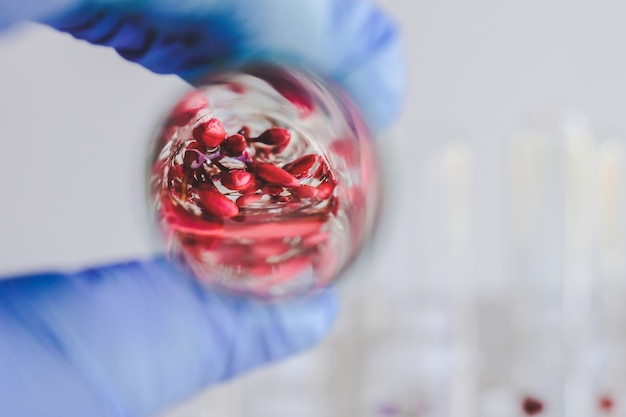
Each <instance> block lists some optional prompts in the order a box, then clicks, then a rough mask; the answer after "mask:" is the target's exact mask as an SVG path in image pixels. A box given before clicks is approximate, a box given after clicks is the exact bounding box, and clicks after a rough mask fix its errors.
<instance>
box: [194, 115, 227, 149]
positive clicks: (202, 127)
mask: <svg viewBox="0 0 626 417" xmlns="http://www.w3.org/2000/svg"><path fill="white" fill-rule="evenodd" d="M193 137H194V139H195V140H197V141H198V142H200V143H201V144H203V145H204V146H206V147H207V148H215V147H216V146H219V145H220V144H221V143H222V142H224V140H225V139H226V131H225V130H224V126H222V122H220V121H219V120H218V119H215V118H212V119H210V120H209V121H207V122H203V123H201V124H199V125H198V126H197V127H196V128H195V129H194V130H193Z"/></svg>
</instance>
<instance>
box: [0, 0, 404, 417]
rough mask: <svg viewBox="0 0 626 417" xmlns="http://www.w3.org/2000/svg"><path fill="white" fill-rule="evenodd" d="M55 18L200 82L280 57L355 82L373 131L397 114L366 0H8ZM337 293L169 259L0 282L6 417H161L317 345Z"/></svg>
mask: <svg viewBox="0 0 626 417" xmlns="http://www.w3.org/2000/svg"><path fill="white" fill-rule="evenodd" d="M19 19H34V20H38V21H40V22H44V23H47V24H50V25H52V26H54V27H56V28H58V29H60V30H64V31H67V32H69V33H71V34H72V35H73V36H75V37H77V38H80V39H85V40H87V41H89V42H92V43H95V44H102V45H108V46H112V47H114V48H115V49H116V50H117V51H118V52H119V54H120V55H121V56H122V57H124V58H126V59H128V60H131V61H135V62H137V63H139V64H141V65H143V66H144V67H146V68H148V69H149V70H152V71H154V72H157V73H175V74H178V75H180V76H181V77H183V78H184V79H186V80H188V81H189V82H191V83H193V82H194V81H195V80H197V79H198V77H199V76H200V75H201V74H204V73H206V72H207V71H208V70H210V69H211V68H212V67H213V66H215V65H218V64H221V63H224V62H231V63H233V62H239V63H243V62H245V61H247V60H253V59H254V60H265V61H270V60H278V61H281V62H284V63H288V64H289V63H292V64H294V65H302V66H306V67H308V68H311V69H313V70H314V71H317V72H318V73H319V74H321V75H323V76H326V77H328V78H330V79H332V80H334V81H336V82H338V83H339V84H340V85H342V86H343V87H344V89H345V90H346V91H347V92H348V93H349V94H350V95H351V96H352V98H353V99H354V100H355V102H356V104H357V106H359V107H360V109H361V111H362V113H363V114H364V116H365V119H366V120H367V121H368V122H370V124H371V126H372V127H373V128H374V130H378V129H380V128H382V127H385V126H386V125H387V124H388V123H389V122H390V120H391V119H392V117H393V116H394V115H395V114H396V113H397V111H398V107H399V104H400V100H401V97H402V94H403V88H404V76H403V75H404V74H403V71H404V67H403V62H402V57H401V51H400V45H399V40H398V36H397V33H396V30H395V29H394V26H393V25H392V23H391V22H390V21H389V20H388V19H387V18H386V17H385V16H384V15H383V14H381V13H380V12H379V11H378V10H377V9H376V8H375V7H374V6H373V5H372V4H370V3H367V2H364V1H359V0H301V1H294V0H228V1H227V0H160V1H157V0H153V1H150V0H136V1H132V0H108V1H107V0H100V1H99V0H92V1H85V2H77V1H76V0H8V1H7V0H5V1H3V2H2V3H1V4H0V28H3V27H6V26H8V25H9V24H10V23H12V22H14V21H17V20H19ZM336 305H337V303H336V299H335V295H334V294H333V292H332V291H331V290H329V291H326V292H324V293H322V294H320V295H318V296H316V297H315V298H312V299H307V300H300V301H294V302H289V303H285V304H280V305H273V306H267V305H261V304H259V303H256V302H253V301H246V300H241V299H236V298H233V297H230V296H226V295H223V294H216V293H213V292H211V291H208V290H206V289H205V288H203V287H201V286H199V285H198V284H197V283H196V282H194V281H193V280H190V279H188V278H187V277H184V276H181V275H180V274H179V273H177V272H176V271H174V270H173V269H172V268H171V267H170V266H169V265H168V264H167V263H166V262H165V261H163V260H162V259H155V260H150V261H143V262H133V263H128V264H121V265H113V266H106V267H100V268H94V269H90V270H87V271H83V272H79V273H72V274H40V275H36V276H30V277H15V278H14V279H8V280H2V281H0V416H10V417H22V416H28V417H31V416H32V417H48V416H55V417H56V416H59V417H68V416H81V417H83V416H85V417H86V416H89V417H99V416H107V417H110V416H125V417H126V416H129V417H144V416H152V415H154V414H155V413H158V412H161V411H163V410H164V409H165V408H166V407H169V406H172V405H174V404H176V403H177V402H179V401H181V400H183V399H185V398H186V397H188V396H190V395H191V394H193V393H194V392H196V391H197V390H199V389H201V388H202V387H205V386H208V385H210V384H213V383H217V382H220V381H223V380H225V379H228V378H230V377H232V376H234V375H236V374H238V373H240V372H242V371H244V370H246V369H249V368H251V367H254V366H257V365H260V364H263V363H267V362H270V361H274V360H277V359H280V358H283V357H285V356H287V355H289V354H293V353H295V352H298V351H300V350H302V349H304V348H307V347H310V346H311V345H313V344H314V343H316V342H317V341H319V340H320V339H321V338H322V337H323V336H324V335H325V333H326V332H327V330H328V328H329V327H330V325H331V323H332V321H333V319H334V317H335V313H336V308H337V306H336Z"/></svg>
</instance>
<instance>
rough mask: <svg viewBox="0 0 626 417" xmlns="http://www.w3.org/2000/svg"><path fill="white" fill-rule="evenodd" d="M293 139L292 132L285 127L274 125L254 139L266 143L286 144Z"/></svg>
mask: <svg viewBox="0 0 626 417" xmlns="http://www.w3.org/2000/svg"><path fill="white" fill-rule="evenodd" d="M289 139H291V134H290V133H289V131H288V130H287V129H285V128H284V127H272V128H269V129H267V130H266V131H265V132H263V133H261V134H260V135H259V137H257V138H255V139H253V140H254V141H255V142H261V143H264V144H266V145H273V146H275V145H286V144H288V143H289Z"/></svg>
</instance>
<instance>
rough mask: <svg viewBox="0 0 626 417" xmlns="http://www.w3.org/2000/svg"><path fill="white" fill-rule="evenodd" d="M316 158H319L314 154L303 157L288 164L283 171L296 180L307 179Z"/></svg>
mask: <svg viewBox="0 0 626 417" xmlns="http://www.w3.org/2000/svg"><path fill="white" fill-rule="evenodd" d="M318 158H319V157H318V156H317V155H314V154H310V155H304V156H301V157H300V158H298V159H296V160H295V161H293V162H290V163H288V164H287V165H285V166H284V167H283V169H284V170H285V171H287V172H289V173H290V174H291V175H293V176H294V177H296V178H307V177H309V176H310V171H311V168H313V165H315V163H316V162H317V160H318Z"/></svg>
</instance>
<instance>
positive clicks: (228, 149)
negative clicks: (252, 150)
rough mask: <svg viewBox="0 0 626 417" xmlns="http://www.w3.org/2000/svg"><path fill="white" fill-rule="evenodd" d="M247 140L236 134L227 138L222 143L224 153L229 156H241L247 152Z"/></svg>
mask: <svg viewBox="0 0 626 417" xmlns="http://www.w3.org/2000/svg"><path fill="white" fill-rule="evenodd" d="M246 145H247V144H246V138H245V137H244V136H243V135H240V134H235V135H232V136H229V137H227V138H226V140H225V141H224V142H223V143H222V151H223V152H224V153H225V154H226V155H227V156H232V157H236V156H241V155H242V154H243V151H245V150H246Z"/></svg>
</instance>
